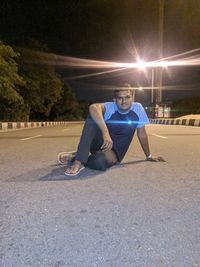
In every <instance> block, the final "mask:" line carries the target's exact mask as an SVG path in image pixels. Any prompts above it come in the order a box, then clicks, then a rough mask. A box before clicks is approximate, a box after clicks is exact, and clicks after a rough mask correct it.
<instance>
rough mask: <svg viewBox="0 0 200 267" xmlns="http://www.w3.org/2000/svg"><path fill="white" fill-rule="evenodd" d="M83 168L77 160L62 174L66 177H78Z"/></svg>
mask: <svg viewBox="0 0 200 267" xmlns="http://www.w3.org/2000/svg"><path fill="white" fill-rule="evenodd" d="M83 169H85V167H84V166H83V164H82V163H81V162H80V161H79V160H75V161H74V163H73V164H72V166H71V167H68V168H67V169H66V171H65V172H64V174H65V175H67V176H76V175H78V174H79V173H80V172H81V171H82V170H83Z"/></svg>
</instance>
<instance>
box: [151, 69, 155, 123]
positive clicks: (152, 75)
mask: <svg viewBox="0 0 200 267" xmlns="http://www.w3.org/2000/svg"><path fill="white" fill-rule="evenodd" d="M151 107H152V117H153V119H154V118H155V107H154V68H152V69H151Z"/></svg>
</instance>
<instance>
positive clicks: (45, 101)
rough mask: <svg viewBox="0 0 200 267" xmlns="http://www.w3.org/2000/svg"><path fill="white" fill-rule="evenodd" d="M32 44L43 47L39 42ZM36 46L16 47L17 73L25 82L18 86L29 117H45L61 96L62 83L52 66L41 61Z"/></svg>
mask: <svg viewBox="0 0 200 267" xmlns="http://www.w3.org/2000/svg"><path fill="white" fill-rule="evenodd" d="M32 45H34V46H36V45H37V46H38V47H40V48H41V50H42V49H44V46H43V45H40V43H39V42H35V41H34V42H32ZM29 47H31V45H29ZM38 47H35V48H33V49H22V48H17V50H18V51H19V52H20V54H21V57H20V58H18V64H19V73H20V75H21V76H22V77H23V79H24V80H25V82H26V83H25V85H23V86H21V87H20V93H21V95H22V97H23V99H24V103H25V104H26V106H27V107H28V109H29V115H30V119H47V118H48V117H49V115H50V112H51V109H52V107H53V105H54V103H56V102H57V101H58V100H59V99H60V98H61V93H62V87H63V83H62V81H61V78H60V76H59V75H58V74H57V73H56V72H55V70H54V67H53V66H52V65H48V64H46V63H45V62H43V54H42V53H41V50H38ZM44 55H45V54H44Z"/></svg>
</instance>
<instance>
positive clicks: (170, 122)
mask: <svg viewBox="0 0 200 267" xmlns="http://www.w3.org/2000/svg"><path fill="white" fill-rule="evenodd" d="M150 122H151V123H152V124H165V125H186V126H200V120H199V119H150Z"/></svg>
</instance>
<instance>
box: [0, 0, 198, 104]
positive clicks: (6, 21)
mask: <svg viewBox="0 0 200 267" xmlns="http://www.w3.org/2000/svg"><path fill="white" fill-rule="evenodd" d="M163 3H164V19H163V23H164V25H163V55H164V56H165V57H167V56H171V55H176V54H179V53H183V52H184V51H189V50H192V49H196V48H199V47H200V30H199V25H200V1H197V0H190V1H188V0H163ZM158 24H159V0H148V1H146V0H126V1H125V0H123V1H122V0H57V1H47V0H35V1H32V0H15V1H14V0H13V1H11V0H1V1H0V39H1V40H2V41H3V42H5V43H6V44H10V45H18V46H22V47H23V46H25V44H26V43H27V40H30V39H32V38H33V39H36V40H38V41H39V42H41V43H43V44H46V45H47V46H48V51H49V52H51V53H55V54H58V55H64V56H71V57H79V58H88V59H95V60H106V61H115V62H116V61H117V62H136V57H137V55H139V57H140V58H141V59H144V60H145V61H149V60H156V59H158V48H159V43H158V31H159V28H158ZM100 71H103V70H100ZM59 72H60V73H61V74H62V76H63V78H64V79H65V80H66V82H68V83H70V85H71V87H72V88H73V90H74V91H75V92H76V95H77V98H79V99H80V98H85V99H88V100H92V101H94V100H95V99H96V100H97V101H101V100H106V99H109V98H110V91H106V90H105V89H106V88H107V87H108V88H109V87H110V86H114V85H116V86H117V85H120V84H122V83H124V82H128V83H131V85H133V86H143V87H148V86H151V75H150V73H146V74H144V73H142V72H141V71H140V72H138V71H130V70H129V71H122V72H119V73H112V74H106V75H100V76H93V77H88V78H82V79H77V78H76V79H71V80H68V78H69V77H72V76H79V75H83V74H90V73H93V72H99V70H91V69H86V70H84V71H83V70H78V69H76V70H74V69H68V68H60V69H59ZM199 74H200V71H199V67H192V68H191V67H190V68H188V67H181V68H180V67H179V68H177V67H173V68H170V69H169V70H168V71H165V72H164V73H163V84H164V88H165V86H168V87H169V86H173V87H171V88H173V89H170V90H163V101H173V100H175V99H177V98H181V97H184V96H190V95H199V94H200V93H199V92H200V78H199V77H200V75H199ZM183 89H184V90H183ZM150 93H151V91H150V90H145V91H143V92H137V95H136V97H137V101H141V102H142V103H143V104H145V105H147V104H149V101H150Z"/></svg>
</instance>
